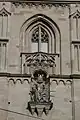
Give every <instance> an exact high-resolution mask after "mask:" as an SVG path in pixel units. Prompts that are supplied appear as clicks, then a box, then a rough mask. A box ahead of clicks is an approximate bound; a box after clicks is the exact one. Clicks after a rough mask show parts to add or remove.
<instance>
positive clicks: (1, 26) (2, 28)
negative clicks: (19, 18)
mask: <svg viewBox="0 0 80 120" xmlns="http://www.w3.org/2000/svg"><path fill="white" fill-rule="evenodd" d="M9 15H11V14H10V13H9V12H8V11H7V10H6V9H5V8H3V9H2V10H1V11H0V37H7V36H8V18H9Z"/></svg>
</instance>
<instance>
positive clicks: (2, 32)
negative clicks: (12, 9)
mask: <svg viewBox="0 0 80 120" xmlns="http://www.w3.org/2000/svg"><path fill="white" fill-rule="evenodd" d="M3 18H4V15H2V29H1V36H2V37H3Z"/></svg>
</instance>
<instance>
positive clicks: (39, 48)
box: [38, 25, 41, 52]
mask: <svg viewBox="0 0 80 120" xmlns="http://www.w3.org/2000/svg"><path fill="white" fill-rule="evenodd" d="M40 51H41V26H40V25H39V41H38V52H40Z"/></svg>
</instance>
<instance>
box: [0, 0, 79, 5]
mask: <svg viewBox="0 0 80 120" xmlns="http://www.w3.org/2000/svg"><path fill="white" fill-rule="evenodd" d="M0 2H28V3H29V2H30V3H32V2H34V3H65V4H67V3H68V4H75V3H80V1H79V0H65V1H64V0H43V1H42V0H33V1H31V0H0Z"/></svg>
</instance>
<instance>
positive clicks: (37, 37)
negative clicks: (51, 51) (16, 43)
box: [31, 25, 49, 52]
mask: <svg viewBox="0 0 80 120" xmlns="http://www.w3.org/2000/svg"><path fill="white" fill-rule="evenodd" d="M31 41H32V52H40V51H41V52H48V41H49V35H48V33H47V31H46V30H45V29H44V28H43V27H42V26H40V25H39V26H38V27H37V28H35V29H34V30H33V32H32V37H31Z"/></svg>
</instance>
